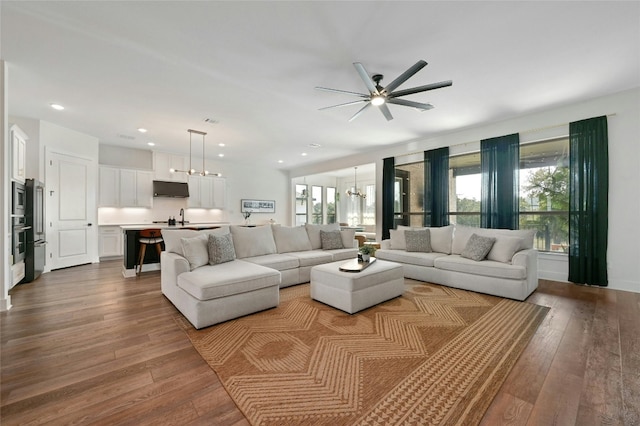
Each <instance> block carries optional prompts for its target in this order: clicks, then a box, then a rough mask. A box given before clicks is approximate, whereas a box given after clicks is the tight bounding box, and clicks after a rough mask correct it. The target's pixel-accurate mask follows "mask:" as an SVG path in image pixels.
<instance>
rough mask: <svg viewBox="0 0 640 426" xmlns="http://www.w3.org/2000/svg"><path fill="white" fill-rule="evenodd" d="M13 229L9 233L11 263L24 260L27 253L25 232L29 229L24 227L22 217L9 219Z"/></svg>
mask: <svg viewBox="0 0 640 426" xmlns="http://www.w3.org/2000/svg"><path fill="white" fill-rule="evenodd" d="M11 221H12V224H13V229H12V231H11V241H12V244H11V254H12V255H13V263H14V264H15V263H18V262H20V261H21V260H24V256H25V253H26V251H27V231H28V230H29V229H31V227H30V226H27V225H26V221H25V217H24V216H14V217H12V218H11Z"/></svg>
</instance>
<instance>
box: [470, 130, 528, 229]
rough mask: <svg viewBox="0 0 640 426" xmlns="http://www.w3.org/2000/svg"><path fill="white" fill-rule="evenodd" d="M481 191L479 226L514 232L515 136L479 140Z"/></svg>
mask: <svg viewBox="0 0 640 426" xmlns="http://www.w3.org/2000/svg"><path fill="white" fill-rule="evenodd" d="M480 164H481V170H482V191H481V200H480V226H481V227H482V228H494V229H518V222H519V217H518V214H519V212H520V199H519V190H518V189H519V186H518V185H519V183H518V177H519V171H520V137H519V136H518V134H517V133H516V134H513V135H507V136H500V137H497V138H491V139H485V140H482V141H480Z"/></svg>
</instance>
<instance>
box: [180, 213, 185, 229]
mask: <svg viewBox="0 0 640 426" xmlns="http://www.w3.org/2000/svg"><path fill="white" fill-rule="evenodd" d="M180 218H181V219H180V225H182V226H184V209H180Z"/></svg>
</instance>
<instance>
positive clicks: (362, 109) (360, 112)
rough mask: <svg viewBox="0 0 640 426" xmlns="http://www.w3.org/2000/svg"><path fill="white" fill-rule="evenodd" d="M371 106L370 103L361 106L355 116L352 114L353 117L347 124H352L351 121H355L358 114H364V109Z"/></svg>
mask: <svg viewBox="0 0 640 426" xmlns="http://www.w3.org/2000/svg"><path fill="white" fill-rule="evenodd" d="M370 106H371V102H367V104H366V105H365V106H363V107H362V108H360V109H359V110H358V112H356V113H355V114H353V116H352V117H351V118H350V119H349V122H352V121H353V120H355V119H356V118H358V116H359V115H360V114H362V113H363V112H364V110H365V109H367V108H369V107H370Z"/></svg>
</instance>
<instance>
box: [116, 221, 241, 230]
mask: <svg viewBox="0 0 640 426" xmlns="http://www.w3.org/2000/svg"><path fill="white" fill-rule="evenodd" d="M224 225H229V222H201V223H185V224H184V225H180V224H178V225H169V224H167V223H143V224H136V225H119V226H120V229H122V230H125V231H139V230H141V229H184V228H210V227H213V226H224Z"/></svg>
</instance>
